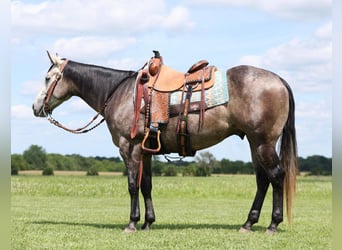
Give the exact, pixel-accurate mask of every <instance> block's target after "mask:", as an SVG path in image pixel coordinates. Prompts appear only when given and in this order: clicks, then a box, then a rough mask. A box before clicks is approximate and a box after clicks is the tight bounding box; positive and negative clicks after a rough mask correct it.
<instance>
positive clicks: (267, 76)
mask: <svg viewBox="0 0 342 250" xmlns="http://www.w3.org/2000/svg"><path fill="white" fill-rule="evenodd" d="M48 54H49V53H48ZM49 58H50V60H51V63H52V65H51V67H50V69H49V70H48V72H47V75H46V79H45V82H44V84H43V87H42V89H41V90H40V92H39V93H38V95H37V97H36V99H35V101H34V104H33V112H34V115H35V116H39V117H47V116H50V114H51V113H52V111H53V109H54V108H56V107H57V106H58V105H60V104H61V103H63V102H64V101H66V100H68V99H69V98H70V97H71V96H78V97H80V98H82V99H83V100H84V101H85V102H86V103H87V104H89V106H90V107H92V108H93V109H94V110H95V111H96V112H98V114H100V115H101V116H103V118H104V120H105V121H106V123H107V126H108V129H109V131H110V133H111V135H112V140H113V143H114V144H115V145H116V146H117V147H119V149H120V154H121V156H122V158H123V160H124V162H125V165H126V167H127V169H128V190H129V194H130V198H131V211H130V220H129V224H128V226H127V227H126V228H125V231H127V232H133V231H136V225H137V222H138V221H139V220H140V208H139V189H140V188H141V192H142V194H143V197H144V201H145V208H146V209H145V222H144V224H143V226H142V229H144V230H148V229H150V228H151V225H152V223H153V222H154V221H155V213H154V209H153V204H152V197H151V190H152V176H151V155H150V154H146V155H144V157H143V173H142V180H141V185H140V187H139V185H138V184H137V178H138V172H139V165H140V164H139V162H140V159H141V157H142V154H143V152H142V147H141V142H142V140H143V138H144V122H145V121H144V119H145V118H144V115H143V114H141V115H140V118H139V120H138V129H137V135H136V137H135V138H134V139H131V136H130V132H131V128H132V120H133V117H132V115H133V113H134V106H133V102H132V100H133V96H134V87H135V82H136V77H137V74H138V73H137V72H135V71H123V70H114V69H109V68H105V67H100V66H95V65H88V64H82V63H78V62H74V61H71V60H69V61H68V60H66V59H63V58H61V57H59V56H57V55H56V56H54V55H51V54H49ZM226 75H227V84H228V89H229V102H228V103H226V104H223V105H219V106H216V107H213V108H210V109H207V110H206V111H205V122H204V124H203V126H202V127H201V128H200V129H199V125H198V120H199V117H198V116H199V114H198V113H190V114H189V116H188V124H191V125H189V127H188V132H189V134H190V136H191V147H192V149H193V150H200V149H204V148H207V147H210V146H212V145H215V144H217V143H219V142H220V141H222V140H223V139H225V138H227V137H228V136H231V135H238V136H239V137H241V138H242V139H243V138H244V137H245V136H246V138H247V140H248V141H249V145H250V150H251V156H252V161H253V165H254V168H255V172H256V181H257V191H256V195H255V199H254V202H253V204H252V207H251V209H250V211H249V214H248V217H247V220H246V222H245V223H244V224H243V225H242V227H241V229H240V232H248V231H251V230H252V226H253V224H255V223H256V222H258V220H259V216H260V211H261V208H262V205H263V202H264V198H265V195H266V192H267V189H268V187H269V184H271V185H272V188H273V210H272V220H271V223H270V225H269V226H268V228H267V232H269V233H274V232H276V231H277V227H278V224H279V223H281V222H282V221H283V200H284V193H285V200H286V205H287V206H286V207H287V218H288V220H289V222H290V221H291V211H292V201H293V196H294V193H295V188H296V174H297V144H296V132H295V117H294V109H295V104H294V98H293V94H292V91H291V89H290V87H289V85H288V84H287V82H286V81H284V80H283V79H282V78H281V77H279V76H277V75H276V74H274V73H272V72H269V71H267V70H263V69H260V68H255V67H252V66H237V67H234V68H231V69H228V70H227V71H226ZM177 120H178V117H173V118H170V119H169V122H168V124H167V126H166V128H165V130H163V133H162V134H161V140H162V142H163V145H164V146H165V147H166V148H167V149H168V151H169V152H178V146H177V141H176V140H175V131H176V126H177V122H178V121H177ZM278 140H280V153H279V156H278V154H277V152H276V149H275V147H276V144H277V141H278ZM218 188H219V187H218Z"/></svg>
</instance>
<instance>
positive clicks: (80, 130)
mask: <svg viewBox="0 0 342 250" xmlns="http://www.w3.org/2000/svg"><path fill="white" fill-rule="evenodd" d="M67 63H68V60H65V61H64V62H63V64H62V65H61V68H60V74H59V75H58V76H57V77H56V79H55V80H54V82H53V83H52V84H51V85H50V87H49V89H48V91H47V94H46V97H45V101H44V107H43V112H44V114H45V115H46V116H47V119H48V120H49V122H50V123H51V124H53V125H55V126H57V127H59V128H61V129H64V130H65V131H68V132H70V133H73V134H84V133H87V132H89V131H91V130H93V129H94V128H96V127H98V126H99V125H100V124H101V123H103V122H104V121H105V118H104V117H103V118H102V119H101V120H100V121H99V122H98V123H96V124H95V125H93V126H92V127H90V128H88V127H89V126H90V125H91V124H92V123H93V122H94V121H95V120H96V119H97V118H98V117H99V115H100V114H101V113H103V112H104V111H105V109H106V107H107V105H108V103H109V101H110V100H111V99H112V97H113V95H114V92H115V91H116V89H117V88H118V87H119V86H120V85H121V83H123V82H124V81H126V80H127V79H128V78H130V77H131V76H133V75H134V74H136V73H137V72H138V71H139V70H140V69H139V70H138V71H134V72H132V74H130V75H128V76H127V77H124V78H123V79H122V80H121V81H120V82H119V83H118V84H117V85H116V87H115V88H114V89H113V91H112V93H111V95H110V96H109V97H108V99H107V100H106V101H105V103H104V105H103V106H102V108H101V110H100V111H99V112H97V113H96V114H95V116H94V117H93V118H92V119H91V120H90V122H88V123H87V124H86V125H85V126H83V127H81V128H77V129H69V128H67V127H66V126H64V125H63V124H61V123H60V122H58V121H57V120H56V119H54V118H53V117H52V115H51V113H52V112H51V110H50V108H49V104H48V103H49V101H50V99H51V96H52V94H53V91H54V89H55V88H56V85H57V83H58V82H59V80H61V78H62V73H63V71H64V68H65V65H66V64H67ZM145 65H146V64H145ZM145 65H144V66H143V67H142V68H144V67H145ZM87 128H88V129H87Z"/></svg>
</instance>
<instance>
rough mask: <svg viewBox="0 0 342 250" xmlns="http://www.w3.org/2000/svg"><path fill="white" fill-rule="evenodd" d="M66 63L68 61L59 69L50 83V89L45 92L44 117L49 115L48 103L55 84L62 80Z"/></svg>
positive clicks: (66, 61)
mask: <svg viewBox="0 0 342 250" xmlns="http://www.w3.org/2000/svg"><path fill="white" fill-rule="evenodd" d="M67 63H68V60H65V61H64V62H63V63H62V64H61V66H60V68H59V74H58V75H57V76H56V79H55V80H54V81H53V82H52V84H51V85H50V87H49V88H48V91H47V92H46V95H45V98H44V106H43V112H44V114H45V115H47V114H51V112H52V111H51V110H50V107H49V101H50V99H51V96H52V94H53V91H54V90H55V88H56V86H57V83H58V82H59V80H60V79H61V78H62V74H63V71H64V68H65V65H66V64H67Z"/></svg>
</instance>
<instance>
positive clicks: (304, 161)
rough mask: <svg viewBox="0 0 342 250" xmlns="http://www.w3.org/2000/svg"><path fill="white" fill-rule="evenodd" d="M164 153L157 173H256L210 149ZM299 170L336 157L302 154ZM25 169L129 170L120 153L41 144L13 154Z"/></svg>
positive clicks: (325, 167)
mask: <svg viewBox="0 0 342 250" xmlns="http://www.w3.org/2000/svg"><path fill="white" fill-rule="evenodd" d="M160 157H161V156H153V161H152V174H153V175H154V176H176V175H183V176H210V175H211V174H254V169H253V165H252V163H251V162H243V161H231V160H228V159H222V160H216V158H215V157H214V156H213V154H211V153H210V152H208V151H205V152H201V153H199V154H198V156H196V157H195V158H194V160H193V161H182V160H178V161H173V162H165V161H162V160H161V158H160ZM298 163H299V171H300V172H305V173H306V174H309V175H331V174H332V159H331V158H326V157H324V156H319V155H313V156H309V157H307V158H302V157H299V158H298ZM21 170H43V174H46V175H49V174H53V171H54V170H64V171H86V173H87V174H88V175H97V174H98V172H122V173H123V174H127V170H126V168H125V165H124V163H123V161H122V160H121V158H120V157H100V156H96V157H84V156H81V155H78V154H70V155H62V154H55V153H46V151H45V149H44V148H42V147H41V146H38V145H31V146H30V147H29V148H28V149H27V150H25V151H24V152H23V154H12V155H11V173H12V175H16V174H18V173H19V171H21Z"/></svg>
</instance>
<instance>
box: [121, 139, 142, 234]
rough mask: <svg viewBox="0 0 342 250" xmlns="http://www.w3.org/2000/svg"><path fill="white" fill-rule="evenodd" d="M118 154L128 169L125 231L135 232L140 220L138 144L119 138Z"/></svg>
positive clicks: (139, 150) (139, 148)
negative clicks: (126, 223) (128, 218)
mask: <svg viewBox="0 0 342 250" xmlns="http://www.w3.org/2000/svg"><path fill="white" fill-rule="evenodd" d="M120 154H121V156H122V158H123V160H124V162H125V165H126V168H127V171H128V192H129V194H130V198H131V212H130V220H129V223H128V226H127V227H126V228H125V229H124V230H125V232H135V231H136V224H137V223H138V221H139V220H140V207H139V187H138V185H137V178H138V171H139V162H140V155H141V146H140V144H133V143H131V142H129V141H128V140H127V139H125V138H121V139H120Z"/></svg>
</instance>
